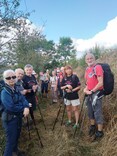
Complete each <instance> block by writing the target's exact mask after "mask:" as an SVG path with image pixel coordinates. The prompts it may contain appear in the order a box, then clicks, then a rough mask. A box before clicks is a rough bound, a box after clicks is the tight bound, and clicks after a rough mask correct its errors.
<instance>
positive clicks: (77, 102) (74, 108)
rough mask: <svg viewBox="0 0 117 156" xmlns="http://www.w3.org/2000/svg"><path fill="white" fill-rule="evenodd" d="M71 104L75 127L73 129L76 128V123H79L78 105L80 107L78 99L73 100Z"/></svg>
mask: <svg viewBox="0 0 117 156" xmlns="http://www.w3.org/2000/svg"><path fill="white" fill-rule="evenodd" d="M71 104H72V110H73V111H74V115H75V120H76V121H75V125H74V127H73V128H77V126H78V121H79V105H80V100H79V99H75V100H71Z"/></svg>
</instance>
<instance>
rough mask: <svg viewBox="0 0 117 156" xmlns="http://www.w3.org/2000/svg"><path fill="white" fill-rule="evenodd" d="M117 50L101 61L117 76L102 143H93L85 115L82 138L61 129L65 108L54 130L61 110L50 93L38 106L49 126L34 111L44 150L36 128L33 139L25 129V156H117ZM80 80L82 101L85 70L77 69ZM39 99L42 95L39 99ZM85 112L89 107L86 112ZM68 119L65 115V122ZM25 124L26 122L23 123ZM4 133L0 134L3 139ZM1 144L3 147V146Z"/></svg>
mask: <svg viewBox="0 0 117 156" xmlns="http://www.w3.org/2000/svg"><path fill="white" fill-rule="evenodd" d="M116 60H117V51H115V52H110V53H105V54H103V55H102V56H101V58H100V59H99V60H98V62H105V63H109V64H110V66H111V68H112V71H113V73H114V76H115V88H114V91H113V93H112V94H111V95H110V96H107V97H105V98H104V99H103V110H104V118H105V123H104V133H105V135H104V138H103V139H102V140H101V141H99V142H92V139H91V138H89V137H88V135H87V134H88V126H89V121H88V118H87V116H86V118H85V120H84V124H83V127H82V132H81V133H80V135H79V129H78V131H77V133H76V135H75V138H74V137H73V134H74V131H73V129H72V127H70V128H66V127H65V126H64V124H63V125H62V126H61V118H62V114H63V106H62V110H61V113H60V115H59V117H58V120H57V124H56V126H55V129H54V130H53V131H52V127H53V123H54V121H55V118H56V116H57V112H58V110H59V108H60V105H59V104H60V103H58V104H53V105H51V94H49V98H48V100H47V99H46V98H43V99H42V98H39V106H40V108H41V111H42V114H43V118H44V121H45V125H46V130H45V128H44V125H43V122H42V120H41V116H40V113H39V111H38V109H37V111H36V112H35V119H36V124H37V127H38V130H39V133H40V137H41V139H42V142H43V145H44V148H41V146H40V143H39V141H38V137H37V134H36V131H35V128H34V126H33V127H32V129H31V130H30V134H31V139H30V140H29V136H28V130H27V129H26V128H25V127H23V130H22V134H21V139H20V148H21V149H22V150H24V151H26V154H27V155H26V156H116V155H117V148H116V147H117V106H116V103H117V61H116ZM75 71H76V72H77V74H78V76H79V77H80V80H81V83H82V89H81V91H80V100H81V103H82V101H83V96H84V94H83V92H82V91H83V88H84V78H83V77H84V71H85V69H84V68H81V67H78V68H77V69H76V70H75ZM39 97H40V96H39ZM85 110H86V107H84V109H83V114H84V111H85ZM65 120H66V114H65V117H64V122H65ZM24 122H26V121H24ZM2 136H3V134H0V137H1V138H2ZM2 145H3V144H2V142H1V144H0V147H2ZM0 156H1V155H0Z"/></svg>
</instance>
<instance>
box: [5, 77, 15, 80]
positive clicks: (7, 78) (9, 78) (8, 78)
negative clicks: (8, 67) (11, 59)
mask: <svg viewBox="0 0 117 156" xmlns="http://www.w3.org/2000/svg"><path fill="white" fill-rule="evenodd" d="M5 79H6V80H11V79H16V76H11V77H10V76H9V77H6V78H5Z"/></svg>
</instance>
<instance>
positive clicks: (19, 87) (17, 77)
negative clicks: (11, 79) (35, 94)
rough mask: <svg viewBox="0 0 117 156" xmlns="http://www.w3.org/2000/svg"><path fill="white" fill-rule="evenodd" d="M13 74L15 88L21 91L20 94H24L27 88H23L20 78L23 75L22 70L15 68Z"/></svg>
mask: <svg viewBox="0 0 117 156" xmlns="http://www.w3.org/2000/svg"><path fill="white" fill-rule="evenodd" d="M15 75H16V86H17V89H18V90H19V91H20V92H21V94H23V95H25V94H26V93H28V90H26V89H24V87H23V81H22V78H23V76H24V70H23V69H21V68H17V69H15Z"/></svg>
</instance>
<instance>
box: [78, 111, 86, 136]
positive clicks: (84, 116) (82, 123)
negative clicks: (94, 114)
mask: <svg viewBox="0 0 117 156" xmlns="http://www.w3.org/2000/svg"><path fill="white" fill-rule="evenodd" d="M85 118H86V109H85V110H84V115H83V118H82V122H81V126H80V130H79V135H78V137H79V136H80V134H81V131H82V128H83V125H84V121H85Z"/></svg>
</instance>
